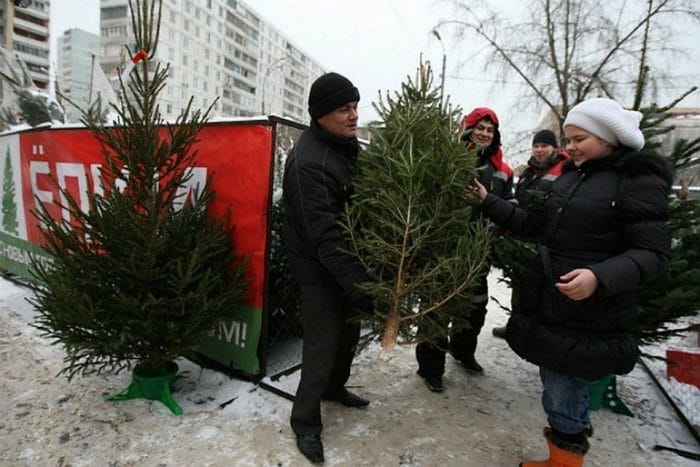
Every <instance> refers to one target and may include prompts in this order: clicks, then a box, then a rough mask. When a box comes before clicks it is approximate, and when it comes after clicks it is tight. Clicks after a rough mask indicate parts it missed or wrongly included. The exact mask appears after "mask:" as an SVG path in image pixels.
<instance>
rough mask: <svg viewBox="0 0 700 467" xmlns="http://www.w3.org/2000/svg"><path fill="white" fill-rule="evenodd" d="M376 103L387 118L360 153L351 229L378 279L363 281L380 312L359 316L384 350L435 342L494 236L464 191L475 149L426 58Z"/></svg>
mask: <svg viewBox="0 0 700 467" xmlns="http://www.w3.org/2000/svg"><path fill="white" fill-rule="evenodd" d="M375 108H376V110H377V112H378V114H379V116H380V119H381V122H380V123H379V124H377V125H376V126H375V127H374V128H373V129H372V141H371V144H370V145H369V147H368V148H367V150H366V151H362V152H361V153H360V156H359V157H358V161H357V171H356V174H355V176H354V179H353V182H354V190H355V193H354V195H353V196H354V199H353V203H352V204H351V205H350V207H349V208H348V210H347V212H346V218H345V228H346V232H347V234H348V236H349V240H350V241H349V245H350V250H351V252H352V253H354V254H355V255H357V257H358V258H360V260H361V261H362V263H363V264H364V266H365V267H366V269H367V271H368V273H369V275H370V277H371V278H372V281H371V282H369V283H367V284H364V285H363V287H364V288H365V290H366V291H367V292H368V293H369V294H370V295H371V296H372V297H373V299H374V303H375V308H376V311H375V312H374V313H371V314H367V315H364V316H363V318H364V319H366V320H369V321H370V322H371V323H372V329H373V333H372V334H373V335H381V336H382V338H381V343H382V348H383V349H385V350H386V349H390V348H391V347H392V346H393V345H394V344H395V343H396V342H397V340H398V338H399V337H402V338H403V339H404V340H405V342H413V341H416V340H428V341H436V340H437V338H438V337H440V336H441V335H442V333H444V329H445V326H443V323H444V322H445V320H447V319H449V316H451V315H453V312H454V307H468V306H469V305H468V304H469V303H470V302H471V300H470V297H471V290H472V288H473V287H474V286H475V285H476V283H475V281H476V278H477V276H478V274H479V273H481V272H482V270H483V268H484V267H485V262H486V256H487V252H488V249H489V241H490V235H489V228H488V227H487V225H486V224H484V223H482V222H480V221H475V220H473V219H472V208H471V207H470V206H469V205H468V204H467V203H466V202H465V201H464V200H463V199H462V196H461V195H462V193H463V191H464V189H465V187H466V186H467V185H468V183H469V182H470V181H471V180H472V179H473V178H474V176H475V174H476V169H475V161H476V156H475V154H473V153H471V152H469V151H468V150H467V149H466V148H465V146H464V144H463V143H462V142H461V141H460V132H459V130H458V128H459V117H460V111H459V109H454V110H453V109H451V107H450V105H449V104H448V103H443V102H442V100H441V99H440V92H439V89H436V88H434V87H433V86H432V71H431V69H430V66H429V65H428V64H423V63H421V65H420V67H419V69H418V71H417V73H416V77H415V79H411V78H410V77H408V78H407V81H406V82H404V83H403V84H402V85H401V90H400V91H397V92H395V93H394V95H393V96H391V95H387V96H386V98H385V99H382V96H381V95H380V98H379V101H378V103H377V104H375ZM461 316H462V317H463V319H461V320H460V319H457V318H456V317H455V319H454V320H453V322H452V325H453V326H455V327H459V326H465V325H466V318H467V317H468V310H465V312H463V313H461ZM417 325H418V326H420V329H421V332H420V335H418V334H417V333H416V329H417Z"/></svg>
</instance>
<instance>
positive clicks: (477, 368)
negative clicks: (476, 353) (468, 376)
mask: <svg viewBox="0 0 700 467" xmlns="http://www.w3.org/2000/svg"><path fill="white" fill-rule="evenodd" d="M462 366H463V367H464V369H465V370H467V371H468V372H469V373H473V374H475V375H483V374H484V368H483V367H482V366H481V365H479V363H478V362H477V361H476V359H475V358H474V357H472V358H468V359H466V360H462Z"/></svg>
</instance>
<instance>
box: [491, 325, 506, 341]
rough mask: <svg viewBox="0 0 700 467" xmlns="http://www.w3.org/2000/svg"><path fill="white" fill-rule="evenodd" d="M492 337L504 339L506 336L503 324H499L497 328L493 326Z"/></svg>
mask: <svg viewBox="0 0 700 467" xmlns="http://www.w3.org/2000/svg"><path fill="white" fill-rule="evenodd" d="M491 333H492V334H493V336H494V337H498V338H499V339H505V338H506V327H505V326H499V327H497V328H493V330H492V331H491Z"/></svg>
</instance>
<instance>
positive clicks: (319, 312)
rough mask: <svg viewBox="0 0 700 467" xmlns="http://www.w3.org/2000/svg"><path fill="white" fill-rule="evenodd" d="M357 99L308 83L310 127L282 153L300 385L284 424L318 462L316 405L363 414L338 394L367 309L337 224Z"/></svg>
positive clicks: (362, 276) (332, 86)
mask: <svg viewBox="0 0 700 467" xmlns="http://www.w3.org/2000/svg"><path fill="white" fill-rule="evenodd" d="M359 100H360V93H359V91H358V90H357V88H356V87H355V86H354V85H353V84H352V83H351V82H350V80H348V79H347V78H345V77H344V76H341V75H339V74H338V73H326V74H324V75H323V76H321V77H320V78H318V79H317V80H316V81H314V83H313V84H312V85H311V91H310V93H309V114H310V115H311V124H310V125H309V127H308V128H307V129H306V130H305V131H304V132H303V133H302V135H301V136H300V137H299V140H298V141H297V142H296V144H295V145H294V147H293V148H292V149H291V150H290V152H289V154H288V157H287V161H286V164H285V172H284V181H283V198H284V218H285V221H284V226H285V242H286V247H287V255H288V258H289V267H290V270H291V273H292V275H293V276H294V278H295V279H296V281H297V282H298V283H299V287H300V289H301V315H302V316H301V321H302V330H303V336H304V340H303V342H304V343H303V351H302V363H301V379H300V381H299V386H298V388H297V392H296V396H295V398H294V405H293V407H292V415H291V425H292V429H293V430H294V433H295V434H296V438H297V446H298V448H299V450H300V451H301V452H302V453H303V454H304V456H306V457H307V458H308V459H309V460H310V461H311V462H312V463H322V462H323V461H324V456H323V444H322V442H321V430H322V423H321V400H329V401H334V402H337V403H340V404H341V405H343V406H346V407H353V408H363V407H366V406H367V405H369V401H368V400H367V399H364V398H362V397H359V396H357V395H355V394H353V393H352V392H350V391H348V390H347V389H346V388H345V383H346V382H347V380H348V378H349V376H350V365H351V364H352V360H353V358H354V354H355V347H356V345H357V343H358V340H359V336H360V327H359V324H358V323H357V321H355V320H353V319H352V318H353V317H354V315H355V314H356V311H357V309H361V310H371V309H372V306H373V304H372V300H371V298H370V297H369V296H368V295H366V294H365V293H364V292H363V291H362V290H361V289H360V288H359V287H358V284H360V283H362V282H367V281H369V276H368V275H367V273H366V271H365V270H364V268H363V266H362V265H361V264H360V262H359V261H358V260H357V258H355V257H353V256H351V255H350V254H348V253H347V249H346V248H344V247H343V234H342V232H341V229H340V226H339V224H338V220H339V218H340V216H341V214H342V213H343V212H344V209H345V206H346V204H347V203H349V202H350V195H351V193H352V176H351V174H352V169H353V167H354V165H355V162H356V160H357V155H358V153H359V150H360V146H359V144H358V141H357V137H356V132H357V122H358V114H357V103H358V102H359Z"/></svg>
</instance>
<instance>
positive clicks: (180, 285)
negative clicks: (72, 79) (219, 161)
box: [32, 0, 244, 378]
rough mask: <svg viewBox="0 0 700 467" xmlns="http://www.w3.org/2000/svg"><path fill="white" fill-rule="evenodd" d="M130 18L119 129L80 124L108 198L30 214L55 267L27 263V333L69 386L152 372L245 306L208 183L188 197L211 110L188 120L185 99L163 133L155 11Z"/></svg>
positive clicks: (138, 11)
mask: <svg viewBox="0 0 700 467" xmlns="http://www.w3.org/2000/svg"><path fill="white" fill-rule="evenodd" d="M129 9H130V11H131V14H132V26H133V31H134V34H135V47H136V51H139V52H141V51H143V52H144V53H145V58H144V59H143V60H142V61H141V62H140V63H139V64H138V65H137V66H136V67H135V69H134V70H133V71H132V72H131V75H130V76H128V77H127V78H126V81H124V82H122V85H121V89H122V93H121V104H120V106H118V107H114V111H115V112H117V114H118V115H119V123H117V124H116V125H115V126H114V127H105V126H104V125H103V123H102V119H101V118H100V115H98V114H95V113H94V112H93V113H86V114H84V121H85V122H86V124H87V125H88V126H89V127H90V129H91V130H92V131H93V132H94V135H95V137H96V138H97V140H98V141H99V143H100V144H101V147H102V154H103V156H104V159H103V164H102V168H101V174H100V175H101V179H102V183H103V186H104V191H105V193H104V194H99V193H87V196H88V199H89V206H90V209H89V210H88V211H87V212H84V211H83V210H81V208H80V203H79V202H78V201H77V200H76V198H75V196H73V195H71V193H69V192H67V191H65V190H63V194H64V196H65V199H66V200H67V202H66V204H65V206H62V208H63V209H66V210H67V211H68V213H69V214H70V220H63V219H62V218H61V216H53V215H51V212H50V211H49V208H48V207H46V206H42V209H40V210H39V211H38V212H37V213H36V215H37V216H38V218H39V220H40V221H41V222H42V223H43V224H44V225H46V228H45V231H44V235H45V246H44V248H45V250H46V251H47V252H48V253H49V254H50V256H51V258H52V259H53V262H52V264H47V263H43V262H40V261H33V264H32V266H33V271H34V275H35V277H36V278H37V279H38V284H37V285H36V286H35V288H34V292H35V294H36V295H35V298H34V299H33V300H32V303H33V304H34V305H35V306H36V309H37V317H36V320H35V322H34V325H35V327H37V328H38V329H39V330H40V331H41V333H42V335H44V336H45V337H48V338H49V339H50V340H52V341H54V342H55V343H57V344H60V345H62V346H63V347H64V348H65V351H66V357H65V362H64V368H63V370H62V373H65V374H67V376H68V378H71V377H73V376H74V375H76V374H78V373H80V374H86V373H92V372H97V373H99V372H102V371H106V370H107V371H117V372H118V371H120V370H122V369H125V368H128V367H130V366H131V364H133V363H137V364H138V365H139V366H140V367H141V368H147V369H149V370H152V371H153V372H154V373H155V372H157V371H158V368H162V367H163V366H164V365H167V363H168V362H169V361H171V360H173V359H175V358H176V357H178V356H182V355H186V354H188V353H189V352H192V351H194V350H196V349H197V348H198V345H199V341H200V338H201V337H202V335H203V334H204V333H205V332H208V331H210V330H211V329H213V328H214V326H215V325H216V324H218V323H219V321H221V320H230V319H233V318H234V317H235V316H236V314H237V313H239V312H240V309H241V307H242V306H243V292H244V279H243V273H244V265H241V264H239V263H238V262H237V260H236V256H235V251H234V246H233V244H232V240H231V227H230V224H229V218H228V216H226V217H225V218H224V219H215V218H213V217H212V215H211V213H210V206H211V204H212V202H213V199H214V193H213V192H212V190H211V188H210V186H209V183H208V182H207V183H206V184H205V186H198V187H196V188H195V189H193V190H191V191H189V190H188V185H189V184H190V182H191V177H192V172H191V170H190V168H191V167H192V166H194V165H195V163H196V160H197V154H196V151H195V150H193V145H194V144H195V143H196V141H197V135H198V132H199V131H200V129H201V128H202V126H203V125H204V124H205V122H206V118H207V114H208V110H207V111H204V112H202V111H200V110H196V111H191V104H192V99H190V101H189V103H188V105H187V106H186V108H185V109H184V110H183V112H182V114H181V115H180V117H179V118H178V119H177V121H176V122H175V123H174V124H165V122H163V120H162V118H161V114H160V111H159V107H158V105H157V100H158V95H159V93H160V92H161V91H162V90H163V87H164V86H165V83H166V79H167V76H168V67H167V66H166V67H163V66H161V65H160V64H159V63H154V62H152V61H151V59H152V57H153V56H154V54H155V53H156V47H157V44H158V33H159V25H160V13H161V2H160V1H146V0H130V1H129ZM134 52H135V51H133V50H129V53H130V56H131V54H133V53H134ZM119 186H123V189H120V188H119Z"/></svg>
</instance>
